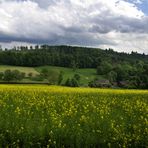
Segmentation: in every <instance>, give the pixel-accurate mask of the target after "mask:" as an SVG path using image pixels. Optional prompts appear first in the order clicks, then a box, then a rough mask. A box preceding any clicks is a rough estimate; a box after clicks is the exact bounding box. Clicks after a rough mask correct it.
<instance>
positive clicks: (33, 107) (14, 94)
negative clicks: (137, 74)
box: [0, 85, 148, 148]
mask: <svg viewBox="0 0 148 148" xmlns="http://www.w3.org/2000/svg"><path fill="white" fill-rule="evenodd" d="M0 147H12V148H13V147H24V148H28V147H36V148H38V147H47V148H50V147H51V148H61V147H72V148H81V147H88V148H89V147H91V148H93V147H100V148H105V147H109V148H118V147H121V148H122V147H137V148H138V147H143V148H147V147H148V91H147V90H112V89H91V88H67V87H58V86H45V85H34V86H33V85H0Z"/></svg>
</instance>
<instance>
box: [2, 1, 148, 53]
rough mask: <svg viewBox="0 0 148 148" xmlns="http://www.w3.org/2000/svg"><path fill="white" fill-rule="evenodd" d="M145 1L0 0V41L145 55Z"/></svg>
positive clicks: (147, 37) (147, 28) (147, 13)
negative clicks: (113, 50)
mask: <svg viewBox="0 0 148 148" xmlns="http://www.w3.org/2000/svg"><path fill="white" fill-rule="evenodd" d="M147 8H148V0H0V44H1V45H2V46H3V47H10V46H14V45H20V44H23V45H24V44H28V45H30V44H50V45H60V44H62V45H63V44H64V45H80V46H92V47H101V48H104V49H105V48H113V49H115V50H118V51H125V52H130V51H132V50H133V51H138V52H141V53H143V52H144V53H147V54H148V9H147Z"/></svg>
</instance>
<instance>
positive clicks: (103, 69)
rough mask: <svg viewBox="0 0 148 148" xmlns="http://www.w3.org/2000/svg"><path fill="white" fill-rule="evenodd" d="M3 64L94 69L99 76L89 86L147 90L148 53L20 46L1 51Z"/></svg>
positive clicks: (71, 47)
mask: <svg viewBox="0 0 148 148" xmlns="http://www.w3.org/2000/svg"><path fill="white" fill-rule="evenodd" d="M0 65H13V66H24V67H38V66H45V65H50V66H58V67H67V68H72V69H73V70H74V71H76V70H77V69H85V68H95V69H96V75H100V76H104V78H105V79H104V80H98V79H97V77H96V78H95V79H94V80H93V81H91V82H89V84H88V86H90V87H123V88H136V89H137V88H138V89H148V55H145V54H140V53H137V52H133V51H132V52H131V53H124V52H122V53H119V52H116V51H114V50H113V49H106V50H102V49H98V48H87V47H76V46H65V45H61V46H49V45H41V46H39V45H36V46H34V47H33V46H30V47H27V46H20V47H14V48H12V49H5V50H2V49H1V50H0Z"/></svg>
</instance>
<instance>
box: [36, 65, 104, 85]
mask: <svg viewBox="0 0 148 148" xmlns="http://www.w3.org/2000/svg"><path fill="white" fill-rule="evenodd" d="M42 68H46V69H49V70H54V71H57V72H60V71H62V72H63V73H64V80H63V83H64V82H65V81H66V80H67V79H68V78H72V77H73V76H74V74H79V75H80V76H81V79H80V84H81V85H87V84H88V82H90V81H91V80H93V79H94V78H96V77H98V78H100V79H101V78H102V77H101V76H97V75H96V70H95V69H92V68H85V69H77V70H76V71H73V69H72V68H64V67H55V66H42V67H37V68H35V69H36V70H37V71H38V72H40V71H41V69H42Z"/></svg>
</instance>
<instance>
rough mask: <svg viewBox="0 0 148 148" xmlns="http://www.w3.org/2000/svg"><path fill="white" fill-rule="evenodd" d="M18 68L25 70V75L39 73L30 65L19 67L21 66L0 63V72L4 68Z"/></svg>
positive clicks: (21, 70)
mask: <svg viewBox="0 0 148 148" xmlns="http://www.w3.org/2000/svg"><path fill="white" fill-rule="evenodd" d="M7 69H10V70H19V71H20V72H25V73H26V75H27V74H29V73H32V74H33V75H36V74H39V73H38V72H37V71H36V70H35V69H34V68H32V67H21V66H7V65H0V72H4V71H5V70H7Z"/></svg>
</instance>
